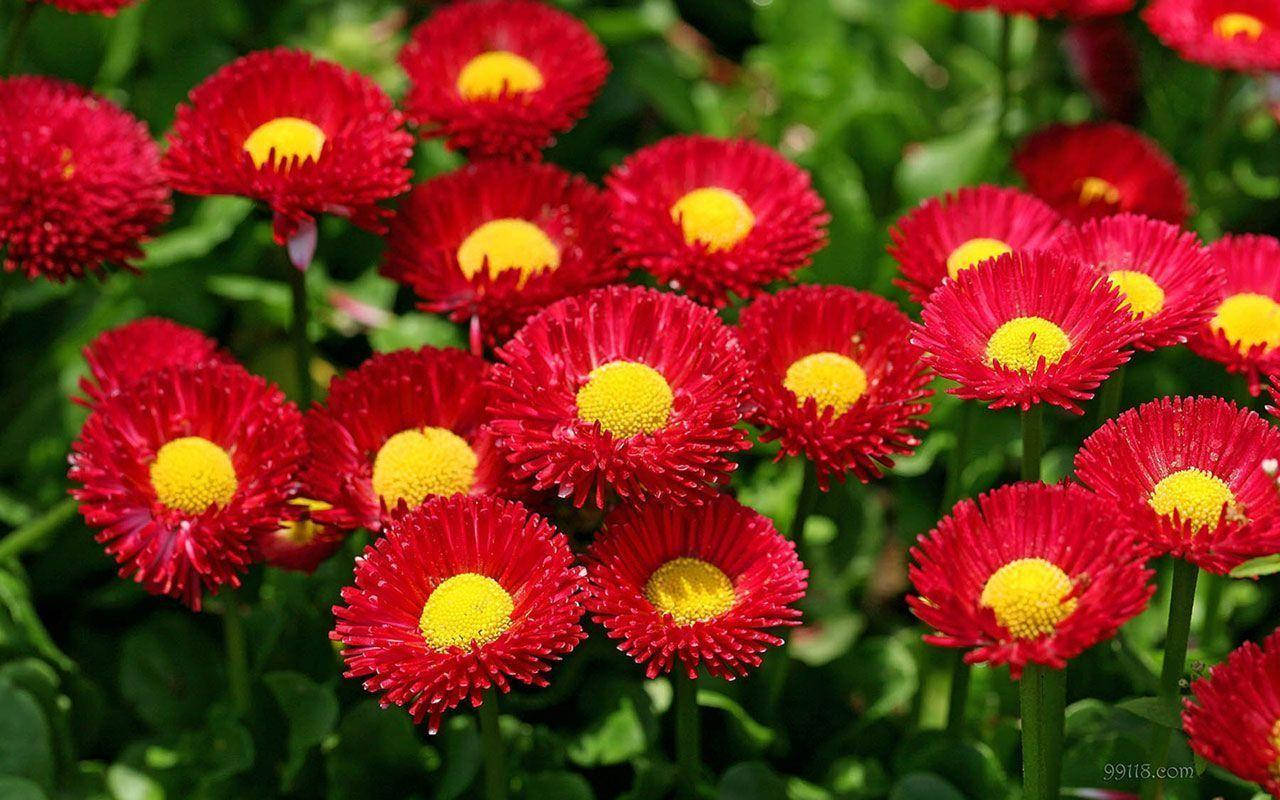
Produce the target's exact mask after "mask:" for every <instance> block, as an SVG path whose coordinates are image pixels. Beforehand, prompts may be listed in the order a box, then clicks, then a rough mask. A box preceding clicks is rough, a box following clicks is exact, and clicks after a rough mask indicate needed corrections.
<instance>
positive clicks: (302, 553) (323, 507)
mask: <svg viewBox="0 0 1280 800" xmlns="http://www.w3.org/2000/svg"><path fill="white" fill-rule="evenodd" d="M310 459H311V454H310V453H309V452H308V453H306V454H305V455H304V456H303V459H302V465H303V467H304V468H305V467H306V465H307V464H308V463H309V461H310ZM312 494H313V492H312V491H311V487H310V486H306V485H298V486H295V487H294V491H293V494H292V496H291V497H290V499H289V505H288V507H287V508H286V510H285V513H284V515H283V516H282V517H280V519H279V520H277V524H276V526H275V528H274V529H273V530H270V531H266V532H264V533H260V534H258V538H257V541H256V542H255V543H254V544H255V547H256V549H257V557H258V559H259V560H261V561H265V562H266V563H267V564H270V565H271V566H273V567H279V568H280V569H288V570H294V571H297V572H306V573H308V574H310V573H312V572H315V571H316V568H317V567H319V566H320V565H321V564H322V563H323V562H324V561H325V560H326V559H327V558H329V556H331V555H333V554H334V553H336V552H337V551H338V550H339V549H340V548H341V547H342V543H343V542H344V541H346V538H347V531H345V530H343V529H342V528H339V527H338V526H337V525H332V524H329V523H327V522H322V521H321V520H320V519H319V518H318V517H317V515H318V514H320V513H321V512H324V511H329V510H331V509H332V508H333V506H331V505H329V504H328V503H326V502H324V501H323V500H313V499H312V497H311V495H312Z"/></svg>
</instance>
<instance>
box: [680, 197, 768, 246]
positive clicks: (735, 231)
mask: <svg viewBox="0 0 1280 800" xmlns="http://www.w3.org/2000/svg"><path fill="white" fill-rule="evenodd" d="M671 218H672V219H673V220H675V221H676V222H678V223H680V229H681V230H682V231H684V240H685V243H686V244H691V245H692V244H701V245H702V246H703V247H706V248H707V249H708V250H710V251H711V252H713V253H716V252H719V251H721V250H728V249H729V248H731V247H733V246H734V245H736V244H737V243H738V242H741V241H742V240H743V239H745V238H747V234H749V233H751V229H752V228H754V227H755V226H756V215H755V214H753V213H752V212H751V207H750V206H748V205H747V204H746V201H744V200H743V199H742V198H741V197H739V196H738V195H737V194H735V193H733V192H731V191H729V190H728V189H721V188H719V187H716V186H704V187H702V188H701V189H694V190H693V191H692V192H689V193H688V194H686V195H685V196H683V197H681V198H680V199H679V200H677V201H676V202H675V203H674V204H673V205H672V206H671Z"/></svg>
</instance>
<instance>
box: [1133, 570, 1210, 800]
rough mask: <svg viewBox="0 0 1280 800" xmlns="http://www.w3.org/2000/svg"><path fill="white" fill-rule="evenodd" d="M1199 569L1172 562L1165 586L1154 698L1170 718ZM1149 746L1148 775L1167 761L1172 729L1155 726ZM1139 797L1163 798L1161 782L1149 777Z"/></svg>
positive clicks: (1182, 667)
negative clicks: (1165, 603)
mask: <svg viewBox="0 0 1280 800" xmlns="http://www.w3.org/2000/svg"><path fill="white" fill-rule="evenodd" d="M1199 575H1200V568H1199V567H1197V566H1196V565H1195V564H1192V563H1191V562H1190V561H1183V560H1182V559H1177V560H1175V561H1174V562H1173V576H1172V579H1171V580H1170V583H1169V626H1168V628H1167V630H1166V632H1165V637H1164V664H1163V666H1162V667H1161V668H1160V684H1159V689H1158V690H1157V697H1158V699H1159V701H1160V703H1161V704H1162V705H1163V706H1164V707H1165V708H1166V709H1167V711H1168V712H1169V714H1170V715H1172V716H1175V717H1176V716H1177V714H1178V702H1179V700H1181V698H1182V687H1181V682H1182V675H1183V672H1185V671H1186V664H1187V640H1188V639H1189V638H1190V636H1191V611H1192V608H1193V607H1194V606H1195V601H1196V579H1197V578H1198V577H1199ZM1156 727H1157V730H1156V735H1155V738H1154V739H1153V740H1152V745H1151V774H1152V775H1157V774H1159V773H1161V772H1162V771H1163V768H1164V766H1165V764H1167V763H1168V762H1169V750H1170V748H1171V747H1172V745H1173V729H1172V728H1170V727H1168V726H1166V725H1157V726H1156ZM1142 790H1143V791H1142V796H1143V797H1146V798H1159V797H1162V796H1163V795H1164V779H1163V778H1152V779H1150V780H1148V781H1147V783H1146V784H1145V785H1144V786H1143V787H1142Z"/></svg>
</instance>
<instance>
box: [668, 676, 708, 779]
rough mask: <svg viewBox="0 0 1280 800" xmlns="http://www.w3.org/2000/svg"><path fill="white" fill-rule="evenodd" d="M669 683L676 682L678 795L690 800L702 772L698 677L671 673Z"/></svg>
mask: <svg viewBox="0 0 1280 800" xmlns="http://www.w3.org/2000/svg"><path fill="white" fill-rule="evenodd" d="M678 671H679V668H677V672H678ZM672 682H673V683H674V684H675V712H676V768H677V771H678V773H679V778H678V781H679V783H678V788H679V792H678V796H679V797H680V798H681V800H693V798H695V797H696V796H697V791H698V774H699V773H700V772H701V756H700V755H699V745H700V741H699V740H700V737H701V734H700V733H699V730H698V679H697V678H690V677H689V676H687V675H680V674H676V673H672Z"/></svg>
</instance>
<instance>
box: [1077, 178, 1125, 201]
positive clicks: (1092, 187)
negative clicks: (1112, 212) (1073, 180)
mask: <svg viewBox="0 0 1280 800" xmlns="http://www.w3.org/2000/svg"><path fill="white" fill-rule="evenodd" d="M1077 187H1078V188H1079V190H1080V205H1082V206H1091V205H1093V204H1094V203H1106V204H1107V205H1109V206H1114V205H1116V204H1117V203H1119V202H1120V190H1119V189H1117V188H1116V187H1115V185H1114V184H1113V183H1111V182H1110V181H1107V180H1104V179H1102V178H1085V179H1084V180H1081V181H1079V183H1077Z"/></svg>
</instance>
